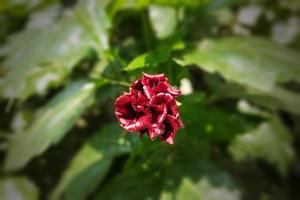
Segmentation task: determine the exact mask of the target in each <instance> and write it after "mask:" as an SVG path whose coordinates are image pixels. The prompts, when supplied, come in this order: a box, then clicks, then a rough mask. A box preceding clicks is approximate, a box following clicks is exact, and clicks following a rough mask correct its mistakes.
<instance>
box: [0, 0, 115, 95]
mask: <svg viewBox="0 0 300 200" xmlns="http://www.w3.org/2000/svg"><path fill="white" fill-rule="evenodd" d="M95 1H96V0H89V1H84V3H80V4H79V5H78V7H76V8H75V9H74V10H71V11H68V12H66V13H63V14H62V17H60V18H59V19H58V20H57V21H54V19H55V18H58V14H59V10H60V9H59V7H56V8H55V9H54V10H52V11H51V14H49V12H50V11H49V8H48V9H45V10H44V11H40V12H39V13H38V14H36V15H33V16H32V17H31V20H30V21H29V22H28V24H27V27H26V29H25V30H23V31H22V32H19V33H16V34H14V35H12V36H11V37H10V38H9V40H8V42H7V43H6V44H5V45H4V46H3V47H2V48H1V50H0V54H1V55H3V56H5V60H4V62H3V64H2V65H3V67H4V69H5V70H6V76H5V77H4V78H2V79H1V80H0V92H1V94H2V95H3V96H4V97H6V98H11V99H14V98H20V99H21V100H23V99H25V98H26V97H28V96H30V95H31V94H32V93H39V91H38V90H35V91H34V90H32V89H33V88H32V86H31V84H30V81H31V80H28V77H29V79H30V75H29V74H32V73H34V72H32V71H35V70H43V71H44V70H45V69H43V68H47V67H50V68H51V67H60V68H63V69H61V70H55V72H52V74H53V73H54V75H51V76H55V77H57V80H61V81H62V80H63V78H64V77H65V76H66V74H69V73H70V72H71V71H72V69H73V68H74V66H75V65H76V63H77V62H78V61H79V60H80V59H82V58H83V57H84V56H85V55H86V54H87V52H88V51H89V50H90V49H91V48H94V49H96V50H97V51H98V52H99V53H100V52H102V51H103V50H106V49H107V48H108V35H107V34H108V33H107V29H108V28H109V22H108V19H107V18H106V15H105V11H104V8H103V7H101V6H99V5H98V4H97V5H96V4H95ZM53 13H54V14H53ZM50 16H51V17H50ZM20 44H22V46H21V47H20ZM40 68H42V69H40ZM62 71H64V73H61V72H62ZM40 78H42V77H40ZM28 87H29V88H28ZM37 88H39V87H37Z"/></svg>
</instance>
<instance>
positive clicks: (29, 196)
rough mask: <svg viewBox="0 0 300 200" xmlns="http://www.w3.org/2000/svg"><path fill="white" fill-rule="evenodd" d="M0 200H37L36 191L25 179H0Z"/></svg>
mask: <svg viewBox="0 0 300 200" xmlns="http://www.w3.org/2000/svg"><path fill="white" fill-rule="evenodd" d="M0 199H2V200H35V199H36V200H37V199H39V198H38V189H37V188H36V186H35V185H34V184H33V183H32V182H31V181H30V180H29V179H27V178H26V177H21V176H20V177H3V178H1V179H0Z"/></svg>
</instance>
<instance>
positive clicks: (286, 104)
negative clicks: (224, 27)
mask: <svg viewBox="0 0 300 200" xmlns="http://www.w3.org/2000/svg"><path fill="white" fill-rule="evenodd" d="M179 63H180V62H179ZM181 64H196V65H198V66H199V67H200V68H201V69H204V70H205V71H207V72H210V73H219V74H220V75H222V76H223V77H224V78H225V79H226V80H227V81H229V82H234V83H238V84H240V85H242V86H244V87H245V89H242V90H241V92H242V93H243V94H247V95H249V96H250V98H251V99H255V101H259V102H260V103H263V104H264V106H267V107H270V106H272V108H271V109H283V110H286V111H289V112H291V113H295V114H300V112H299V109H295V108H299V107H300V95H298V94H297V93H295V92H292V91H288V90H286V89H284V88H282V87H280V86H279V84H280V83H285V82H289V81H300V78H299V77H300V54H299V53H298V52H295V51H293V50H290V49H287V48H285V47H282V46H279V45H277V44H274V43H272V42H269V41H266V40H263V39H258V38H225V39H220V40H214V41H213V40H205V41H204V42H202V43H201V44H200V45H199V47H198V48H197V49H196V50H193V51H191V52H189V53H187V54H186V55H185V56H184V62H183V63H181ZM227 92H229V93H231V94H232V92H231V91H227ZM227 92H225V91H223V93H227ZM242 93H240V94H242ZM240 94H238V93H235V95H240ZM228 95H229V94H227V96H228ZM266 99H268V100H266Z"/></svg>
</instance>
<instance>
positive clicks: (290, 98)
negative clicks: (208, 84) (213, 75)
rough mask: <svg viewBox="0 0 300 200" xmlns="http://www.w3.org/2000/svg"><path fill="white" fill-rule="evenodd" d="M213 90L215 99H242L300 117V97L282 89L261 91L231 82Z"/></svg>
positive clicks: (221, 84) (275, 88)
mask: <svg viewBox="0 0 300 200" xmlns="http://www.w3.org/2000/svg"><path fill="white" fill-rule="evenodd" d="M213 89H214V90H215V92H214V96H213V98H224V97H235V98H240V97H242V98H247V99H249V100H250V101H252V102H255V103H256V104H258V105H261V106H263V107H265V108H268V109H269V110H272V111H277V110H285V111H288V112H290V113H294V114H297V115H300V109H296V108H300V95H298V94H297V93H295V92H292V91H289V90H286V89H284V88H281V87H274V88H273V89H272V90H271V91H261V90H258V89H254V88H249V87H245V86H242V85H238V84H235V83H232V82H229V83H220V85H216V86H215V88H213Z"/></svg>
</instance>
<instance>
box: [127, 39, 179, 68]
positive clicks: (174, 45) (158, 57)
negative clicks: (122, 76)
mask: <svg viewBox="0 0 300 200" xmlns="http://www.w3.org/2000/svg"><path fill="white" fill-rule="evenodd" d="M183 48H184V43H183V42H181V41H178V40H176V41H172V42H168V43H166V44H163V45H161V46H159V47H158V48H157V49H155V50H153V51H150V52H147V53H144V54H142V55H140V56H137V57H136V58H134V59H133V61H131V62H130V63H129V64H128V66H127V67H125V70H126V71H131V70H135V69H139V68H143V67H154V66H155V65H157V64H159V63H162V62H165V61H167V60H168V58H169V56H170V54H171V53H172V51H176V50H181V49H183Z"/></svg>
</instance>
